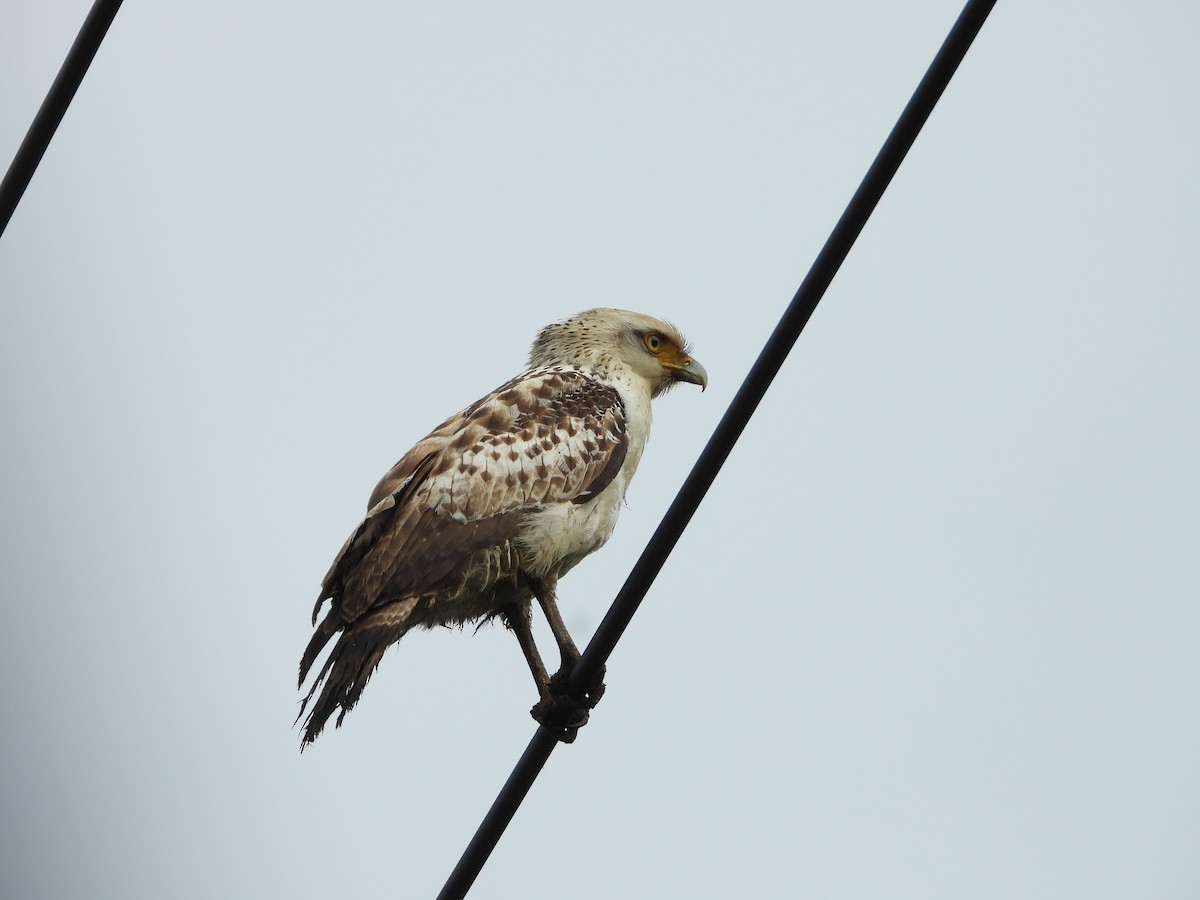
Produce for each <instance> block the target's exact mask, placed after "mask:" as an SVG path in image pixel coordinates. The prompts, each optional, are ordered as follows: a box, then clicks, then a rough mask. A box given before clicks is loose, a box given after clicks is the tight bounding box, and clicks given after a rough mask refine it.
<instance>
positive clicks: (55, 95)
mask: <svg viewBox="0 0 1200 900" xmlns="http://www.w3.org/2000/svg"><path fill="white" fill-rule="evenodd" d="M120 8H121V0H96V2H95V3H93V4H92V9H91V12H89V13H88V16H87V18H86V19H84V22H83V27H82V28H80V29H79V35H78V36H77V37H76V38H75V43H74V44H72V45H71V49H70V51H69V52H68V53H67V58H66V59H65V60H64V61H63V64H62V68H61V69H59V70H58V76H57V77H56V78H55V79H54V84H52V85H50V92H49V93H48V94H46V99H45V100H43V101H42V105H41V108H40V109H38V111H37V115H36V116H34V117H33V124H32V125H30V126H29V131H28V132H26V134H25V140H23V141H22V142H21V146H20V147H19V148H18V149H17V155H16V156H14V157H13V161H12V165H10V166H9V167H8V173H7V174H6V175H5V176H4V181H0V235H3V234H4V229H6V228H7V227H8V220H9V219H11V218H12V215H13V213H14V212H16V209H17V204H18V203H20V202H21V197H22V196H24V194H25V188H27V187H29V182H30V180H31V179H32V178H33V173H34V172H36V171H37V167H38V163H40V162H41V161H42V156H43V155H44V154H45V153H46V148H47V147H49V146H50V139H51V138H53V137H54V132H55V131H57V130H58V123H59V122H61V121H62V117H63V116H64V115H65V114H66V112H67V107H68V106H70V105H71V100H72V99H73V98H74V97H75V91H77V90H78V89H79V84H80V82H82V81H83V76H84V75H86V74H87V70H88V66H90V65H91V64H92V59H93V58H94V57H95V55H96V51H97V50H99V49H100V42H101V41H103V40H104V36H105V35H106V34H108V26H109V25H111V24H112V20H113V19H114V18H115V17H116V15H117V10H118V9H120Z"/></svg>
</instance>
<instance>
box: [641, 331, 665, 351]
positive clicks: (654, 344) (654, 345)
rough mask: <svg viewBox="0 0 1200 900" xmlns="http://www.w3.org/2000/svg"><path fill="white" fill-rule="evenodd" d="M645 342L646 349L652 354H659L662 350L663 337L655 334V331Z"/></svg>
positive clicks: (648, 335) (647, 336)
mask: <svg viewBox="0 0 1200 900" xmlns="http://www.w3.org/2000/svg"><path fill="white" fill-rule="evenodd" d="M645 341H646V349H647V350H649V351H650V352H651V353H657V352H658V351H659V350H661V349H662V345H663V340H662V337H661V336H659V335H657V334H655V333H654V332H653V331H651V332H650V333H649V334H647V335H646V337H645Z"/></svg>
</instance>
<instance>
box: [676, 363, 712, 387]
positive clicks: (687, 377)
mask: <svg viewBox="0 0 1200 900" xmlns="http://www.w3.org/2000/svg"><path fill="white" fill-rule="evenodd" d="M671 375H672V377H673V378H674V379H675V380H676V381H686V382H688V383H689V384H698V385H700V390H701V391H703V390H704V389H705V388H706V387H708V373H707V372H705V371H704V366H702V365H700V363H699V361H698V360H694V359H689V360H688V364H687V365H686V366H684V367H683V368H680V369H672V370H671Z"/></svg>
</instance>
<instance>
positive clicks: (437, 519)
mask: <svg viewBox="0 0 1200 900" xmlns="http://www.w3.org/2000/svg"><path fill="white" fill-rule="evenodd" d="M680 381H686V382H690V383H692V384H698V385H700V387H701V389H702V390H703V388H704V387H705V386H706V385H707V384H708V376H707V374H706V373H705V371H704V367H703V366H701V365H700V363H698V362H697V361H696V360H694V359H692V357H691V356H690V355H689V354H688V349H687V345H686V344H685V342H684V340H683V338H682V337H681V336H680V334H679V332H678V331H676V330H675V329H674V328H673V327H672V326H670V325H668V324H667V323H666V322H660V321H659V320H658V319H654V318H651V317H650V316H646V315H642V314H640V313H635V312H626V311H624V310H619V309H592V310H588V311H587V312H582V313H579V314H578V315H576V316H572V317H571V318H569V319H566V320H564V321H562V322H557V323H555V324H553V325H548V326H547V327H546V328H543V329H542V331H541V332H540V333H539V334H538V336H537V338H536V340H535V341H534V342H533V348H532V350H531V352H530V354H529V368H528V369H527V370H526V371H525V372H523V373H522V374H520V375H518V376H517V377H515V378H513V379H512V380H511V381H508V382H506V383H505V384H502V385H501V386H500V387H498V388H496V390H494V391H492V392H491V393H490V394H488V395H487V396H486V397H484V398H483V399H481V400H479V401H478V402H476V403H473V404H472V405H471V406H468V407H467V408H466V409H464V410H463V411H462V412H460V413H458V414H456V415H454V416H451V417H450V418H449V419H447V420H446V421H445V422H443V423H442V424H441V425H439V426H438V427H437V428H435V429H434V430H433V432H432V433H431V434H430V435H429V436H428V437H426V438H425V439H424V440H422V441H420V442H419V443H418V444H417V445H416V446H415V447H413V448H412V449H411V450H409V451H408V453H406V454H404V456H403V457H402V458H401V459H400V461H399V462H398V463H396V465H394V466H393V467H392V469H391V471H390V472H388V473H387V474H386V475H385V476H384V477H383V480H382V481H380V482H379V485H378V486H377V487H376V488H375V492H374V493H373V494H372V495H371V499H370V502H369V503H368V508H367V515H366V518H365V519H363V521H362V524H360V525H359V526H358V528H356V529H355V531H354V533H353V534H352V535H351V536H350V538H349V540H347V541H346V543H345V546H343V547H342V550H341V552H340V553H339V554H338V556H337V559H335V560H334V562H333V566H332V567H331V568H330V570H329V574H328V575H326V576H325V581H324V582H323V584H322V587H321V595H320V597H318V599H317V604H316V607H315V608H314V609H313V625H314V626H316V632H315V633H314V634H313V636H312V640H310V641H309V643H308V647H307V649H305V651H304V656H303V658H302V659H301V660H300V685H301V686H303V684H304V681H305V679H306V678H307V677H308V674H309V671H310V670H311V669H312V666H313V664H314V663H315V662H316V660H317V657H318V656H319V655H320V654H321V651H322V650H323V649H324V648H325V646H326V645H327V644H328V643H329V642H330V641H331V640H333V638H334V637H337V641H336V642H335V643H334V645H333V650H332V651H331V652H330V654H329V656H328V657H327V658H326V660H325V663H324V665H323V666H322V667H321V669H320V671H319V672H318V673H317V676H316V679H315V680H314V682H313V684H312V687H311V688H310V689H309V691H308V695H307V696H306V697H305V698H304V702H303V704H302V706H301V709H300V715H299V716H297V719H296V720H297V722H298V721H299V720H300V718H301V717H303V716H304V714H305V712H306V711H308V717H307V718H306V719H305V721H304V726H303V730H304V734H303V739H302V745H301V746H302V747H303V746H304V745H307V744H309V743H311V742H312V741H314V740H316V738H317V735H319V734H320V733H321V730H322V728H324V726H325V723H326V722H327V721H328V720H329V717H330V716H332V715H333V713H334V712H335V711H336V712H337V713H338V717H337V724H338V725H341V724H342V719H343V718H344V716H345V715H346V713H347V712H348V711H349V710H350V709H352V708H353V707H354V705H355V704H356V703H357V702H358V699H359V697H360V696H361V694H362V691H363V687H364V686H365V685H366V683H367V679H368V678H370V677H371V673H372V672H374V671H375V668H376V666H378V665H379V660H380V658H381V657H382V656H383V652H384V651H385V650H386V649H387V648H388V647H389V646H390V645H392V644H394V643H396V641H398V640H400V638H402V637H403V636H404V635H405V634H406V633H407V632H408V631H410V630H411V629H413V628H417V627H423V628H431V627H433V626H435V625H461V624H465V623H468V622H476V621H480V620H485V619H490V618H493V617H498V618H500V619H501V620H502V621H503V622H504V623H505V625H507V626H508V628H509V629H511V630H512V631H513V633H514V634H516V636H517V640H518V642H519V643H520V645H521V650H522V651H523V652H524V654H525V659H526V661H527V662H528V664H529V668H530V671H532V673H533V678H534V681H535V682H536V683H537V689H538V698H539V699H538V703H537V705H535V706H534V707H533V709H532V710H531V712H532V714H533V717H534V718H535V719H537V720H538V721H539V722H541V723H543V724H544V725H546V726H547V727H549V728H552V729H554V730H555V732H556V734H557V735H558V737H559V738H560V740H565V741H569V740H572V739H573V738H574V736H575V732H576V731H577V730H578V728H579V726H580V725H582V724H583V723H584V722H586V721H587V710H588V709H590V708H591V707H592V706H594V705H595V703H596V701H597V700H598V699H599V696H600V693H601V692H602V691H603V684H602V683H600V682H597V683H596V684H594V685H591V686H589V689H588V690H587V694H586V696H584V697H582V698H572V697H569V696H568V695H567V692H566V684H567V678H568V676H569V675H570V673H571V669H572V668H573V666H574V665H575V663H576V661H578V659H579V656H580V654H579V650H578V649H577V648H576V646H575V643H574V642H573V641H572V640H571V636H570V635H569V634H568V633H567V629H566V627H565V626H564V624H563V620H562V616H561V615H560V614H559V611H558V606H557V604H556V601H555V594H556V590H557V587H558V580H559V578H561V577H562V576H563V575H565V574H566V573H567V572H568V571H570V570H571V568H572V567H574V566H575V565H576V564H577V563H578V562H579V561H580V560H582V559H583V558H584V557H585V556H587V555H588V554H589V553H591V552H592V551H594V550H596V549H598V548H599V547H601V546H602V545H603V544H604V542H605V541H607V540H608V538H609V536H610V535H611V534H612V531H613V526H614V525H615V524H616V521H617V513H618V512H619V510H620V507H621V503H622V501H623V499H624V497H625V491H626V490H627V489H628V488H629V480H630V479H631V478H632V477H633V473H634V471H635V470H636V469H637V466H638V461H639V460H640V459H641V458H642V450H643V449H644V448H645V446H646V438H647V436H648V435H649V433H650V400H651V398H652V397H657V396H659V395H660V394H662V393H663V392H665V391H666V390H667V389H668V388H670V387H671V386H672V385H674V384H675V383H676V382H680ZM534 598H537V601H538V603H539V605H540V606H541V608H542V611H543V612H544V613H545V616H546V619H547V621H548V623H549V625H550V629H551V631H552V632H553V634H554V639H555V641H556V642H557V644H558V650H559V655H560V667H559V669H558V671H557V673H556V674H555V675H554V676H553V677H550V676H549V675H548V674H547V670H546V667H545V665H544V664H543V662H542V659H541V656H540V655H539V653H538V649H537V645H536V644H535V643H534V640H533V634H532V632H531V631H530V624H531V607H532V600H533V599H534ZM326 600H328V601H329V603H330V609H329V611H328V612H326V614H325V617H324V618H323V619H321V623H320V625H317V619H318V617H319V616H320V613H321V608H322V606H323V605H324V604H325V601H326ZM318 692H319V693H318ZM314 697H315V700H314ZM310 706H311V708H310Z"/></svg>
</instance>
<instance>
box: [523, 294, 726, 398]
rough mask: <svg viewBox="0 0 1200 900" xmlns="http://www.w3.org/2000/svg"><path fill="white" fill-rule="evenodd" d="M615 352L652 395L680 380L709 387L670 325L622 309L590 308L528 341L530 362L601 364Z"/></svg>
mask: <svg viewBox="0 0 1200 900" xmlns="http://www.w3.org/2000/svg"><path fill="white" fill-rule="evenodd" d="M614 357H615V358H616V359H618V360H620V362H622V363H624V365H625V366H626V367H628V368H629V369H631V370H632V371H633V372H634V373H635V374H637V375H640V376H641V377H643V378H645V379H646V380H647V381H648V382H649V383H650V393H651V394H652V395H653V396H655V397H657V396H658V395H659V394H662V393H663V392H664V391H667V390H669V389H670V388H672V387H673V386H674V385H676V384H678V383H679V382H681V381H686V382H688V383H689V384H698V385H700V389H701V390H704V388H706V387H708V373H707V372H705V371H704V366H702V365H700V363H699V362H698V361H697V360H695V359H693V358H692V356H691V354H690V353H688V346H687V341H685V340H684V338H683V335H681V334H680V333H679V330H678V329H677V328H675V326H673V325H671V324H669V323H667V322H663V321H661V320H659V319H655V318H653V317H652V316H647V315H644V314H642V313H637V312H630V311H628V310H624V309H589V310H587V311H586V312H581V313H579V314H578V315H574V316H572V317H571V318H569V319H565V320H563V321H562V322H555V323H554V324H553V325H547V326H546V327H545V328H543V329H542V330H541V332H540V333H539V334H538V336H537V339H536V340H535V341H534V342H533V349H532V350H531V351H530V354H529V364H530V366H532V367H537V366H546V365H554V364H556V363H567V364H571V365H585V366H590V367H596V368H601V367H602V366H603V364H604V360H605V358H608V359H612V358H614Z"/></svg>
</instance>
